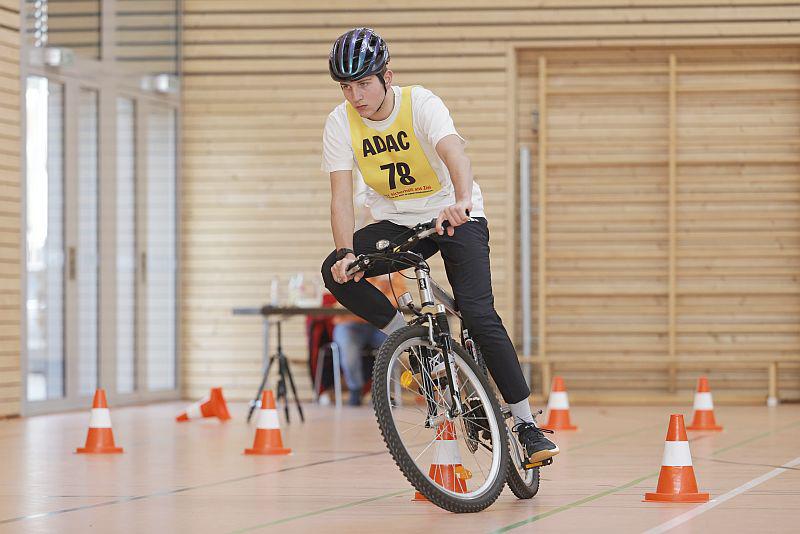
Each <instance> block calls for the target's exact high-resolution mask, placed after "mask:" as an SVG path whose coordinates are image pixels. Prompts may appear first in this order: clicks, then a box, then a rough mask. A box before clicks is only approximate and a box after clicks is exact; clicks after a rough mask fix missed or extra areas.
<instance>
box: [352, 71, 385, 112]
mask: <svg viewBox="0 0 800 534" xmlns="http://www.w3.org/2000/svg"><path fill="white" fill-rule="evenodd" d="M384 80H386V87H389V86H390V85H391V84H392V71H390V70H387V71H386V74H385V75H384ZM340 86H341V88H342V93H343V94H344V97H345V98H346V99H347V101H348V102H350V105H352V106H353V108H355V110H356V111H357V112H358V114H359V115H361V116H362V117H364V118H369V117H371V116H372V115H374V114H375V112H376V111H378V108H379V107H380V106H381V104H382V103H383V99H384V97H385V96H386V90H385V89H384V88H383V84H382V83H381V80H380V78H378V76H376V75H374V74H373V75H372V76H367V77H366V78H362V79H360V80H357V81H355V82H340Z"/></svg>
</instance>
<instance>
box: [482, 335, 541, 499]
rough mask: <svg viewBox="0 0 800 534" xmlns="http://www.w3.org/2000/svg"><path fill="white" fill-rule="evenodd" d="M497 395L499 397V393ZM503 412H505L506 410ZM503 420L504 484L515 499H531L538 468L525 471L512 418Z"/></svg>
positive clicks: (520, 446) (484, 364)
mask: <svg viewBox="0 0 800 534" xmlns="http://www.w3.org/2000/svg"><path fill="white" fill-rule="evenodd" d="M472 344H473V346H472V347H471V348H474V350H471V351H470V352H471V353H472V354H473V357H474V359H475V361H476V362H477V363H478V367H479V368H480V369H481V370H482V371H483V373H484V374H485V375H486V377H487V378H488V377H489V370H488V369H487V368H486V361H485V360H484V359H483V354H482V353H481V349H480V347H478V345H477V343H475V342H474V341H473V342H472ZM492 385H493V386H494V381H492ZM494 388H495V391H496V390H497V387H496V386H494ZM497 394H498V395H499V393H497ZM504 410H507V408H506V409H504ZM503 419H504V420H505V425H506V432H507V434H508V448H509V459H508V476H507V477H506V482H507V483H508V487H509V488H510V489H511V492H512V493H513V494H514V495H516V496H517V498H519V499H532V498H533V497H535V496H536V494H537V493H538V492H539V477H540V473H539V468H538V467H534V468H532V469H526V468H525V467H524V464H525V463H527V458H526V456H525V449H524V448H523V447H522V444H521V443H520V442H519V440H518V439H517V436H516V434H514V432H513V431H512V428H513V427H514V417H513V416H512V415H511V413H510V412H508V413H506V412H505V411H504V412H503Z"/></svg>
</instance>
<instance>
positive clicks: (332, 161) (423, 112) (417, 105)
mask: <svg viewBox="0 0 800 534" xmlns="http://www.w3.org/2000/svg"><path fill="white" fill-rule="evenodd" d="M392 90H393V92H394V109H392V114H391V115H389V117H387V118H386V119H385V120H382V121H371V120H369V119H365V118H363V117H362V118H361V120H363V121H364V124H366V125H367V126H368V127H370V128H372V129H374V130H377V131H379V132H381V131H383V130H385V129H387V128H388V127H389V126H391V124H392V123H393V122H394V120H395V119H396V118H397V115H398V113H399V112H400V102H401V96H402V89H401V88H400V87H398V86H392ZM346 105H347V103H346V102H342V103H341V104H339V105H338V106H336V109H334V110H333V111H332V112H331V113H330V115H328V120H327V121H326V122H325V131H324V133H323V137H322V157H323V162H322V170H323V171H325V172H328V173H330V172H333V171H349V170H354V171H355V172H354V173H353V174H354V175H355V179H356V180H357V181H360V182H361V183H359V184H357V187H356V191H358V190H359V189H361V188H362V187H363V188H365V189H366V193H365V194H364V195H363V197H362V198H363V201H364V205H365V206H366V207H368V208H369V209H370V211H371V212H372V217H373V218H374V219H375V220H376V221H391V222H393V223H395V224H400V225H403V226H414V225H415V224H417V223H421V222H426V221H430V220H431V219H433V218H435V217H436V216H438V215H439V213H440V212H441V211H442V209H444V208H446V207H447V206H450V205H452V204H454V203H455V201H456V195H455V188H454V187H453V182H452V180H451V179H450V172H449V171H448V170H447V166H446V165H445V164H444V162H443V161H442V160H441V158H439V155H438V154H437V153H436V148H435V147H436V143H438V142H439V141H441V140H442V138H444V137H446V136H448V135H451V134H455V135H458V137H459V138H460V139H461V140H462V141H464V138H463V137H461V136H460V135H459V134H458V132H457V131H456V128H455V126H454V125H453V119H452V118H451V117H450V111H449V110H448V109H447V106H445V105H444V102H442V100H441V99H440V98H439V97H438V96H436V95H435V94H433V93H432V92H430V91H429V90H427V89H425V88H423V87H419V86H416V87H413V88H412V90H411V112H412V115H413V123H414V134H415V135H416V136H417V139H418V140H419V143H420V145H421V146H422V150H423V151H424V152H425V156H426V157H427V158H428V161H429V162H430V164H431V167H432V168H433V170H434V172H435V173H436V176H437V177H438V178H439V183H440V184H441V186H442V188H441V189H440V190H439V191H437V192H436V193H434V194H433V195H431V196H428V197H425V198H415V199H407V200H389V199H388V198H386V197H384V196H383V195H380V194H379V193H378V192H377V191H375V190H374V189H372V188H371V187H369V186H368V185H367V184H366V183H364V178H363V177H362V175H361V170H360V169H359V168H358V162H357V161H356V158H355V154H354V153H353V146H352V144H351V141H350V123H349V122H348V120H347V109H346ZM464 142H465V141H464ZM362 190H363V189H362ZM358 201H359V199H358V198H357V199H356V202H358ZM470 215H471V216H472V217H486V215H485V214H484V212H483V195H482V194H481V188H480V187H479V186H478V183H477V182H476V181H475V180H473V182H472V211H471V212H470Z"/></svg>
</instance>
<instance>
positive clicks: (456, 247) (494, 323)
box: [322, 219, 530, 403]
mask: <svg viewBox="0 0 800 534" xmlns="http://www.w3.org/2000/svg"><path fill="white" fill-rule="evenodd" d="M409 235H410V234H409V229H408V228H406V227H405V226H400V225H397V224H394V223H391V222H389V221H379V222H376V223H374V224H371V225H369V226H366V227H364V228H362V229H361V230H359V231H357V232H356V233H355V234H354V235H353V249H354V250H355V253H356V255H358V254H371V253H374V252H376V248H375V243H376V242H377V241H378V240H379V239H388V240H389V241H391V242H393V243H400V242H401V241H400V238H401V236H405V237H408V236H409ZM438 251H441V253H442V259H444V266H445V270H446V272H447V279H448V280H449V281H450V286H451V287H452V288H453V293H454V296H455V299H456V304H457V305H458V309H459V310H460V311H461V316H462V317H463V319H464V323H465V324H466V326H467V328H468V329H469V331H470V333H471V335H472V337H473V339H475V341H476V342H477V343H478V345H480V347H481V352H482V353H483V356H484V359H485V360H486V365H487V367H488V368H489V371H490V372H491V373H492V377H493V378H494V381H495V383H496V384H497V387H498V388H499V389H500V393H501V394H502V395H503V399H504V400H505V401H506V402H508V403H514V402H519V401H521V400H523V399H527V398H528V396H529V395H530V389H529V388H528V385H527V384H526V382H525V378H524V376H523V375H522V369H521V368H520V365H519V359H518V358H517V353H516V351H515V350H514V345H513V344H512V343H511V340H510V339H509V337H508V333H507V332H506V329H505V327H504V326H503V322H502V321H501V320H500V316H499V315H497V312H496V311H495V309H494V296H493V295H492V281H491V272H490V268H489V227H488V224H487V222H486V219H477V221H476V222H473V221H470V222H467V223H466V224H463V225H461V226H459V227H457V228H456V229H455V234H454V235H453V237H450V236H448V235H447V233H445V234H444V235H441V236H440V235H437V234H434V235H432V236H431V237H430V238H428V239H423V240H422V241H420V242H419V243H418V244H417V245H416V248H415V249H414V252H417V253H419V254H422V255H423V256H424V257H425V258H426V259H427V258H429V257H431V256H433V255H434V254H435V253H436V252H438ZM335 263H336V253H335V252H332V253H331V254H330V255H329V256H328V257H327V258H326V259H325V261H324V262H323V264H322V278H323V280H325V287H327V288H328V289H329V290H330V292H331V293H333V295H334V296H335V297H336V299H337V300H338V301H339V302H340V303H342V305H343V306H344V307H346V308H347V309H348V310H350V311H352V312H353V313H355V314H356V315H358V316H359V317H361V318H363V319H365V320H367V321H369V322H370V323H372V324H373V325H375V326H376V327H378V328H383V327H384V326H386V325H387V324H389V322H390V321H391V320H392V318H393V317H394V316H395V314H396V313H397V310H396V308H395V305H394V304H393V303H392V302H390V301H389V300H388V299H387V298H386V297H385V296H384V295H383V293H381V291H380V290H379V289H378V288H376V287H375V286H373V285H372V284H369V283H365V282H363V281H361V282H358V283H357V282H353V281H352V280H351V281H350V282H347V283H345V284H339V283H337V282H336V281H335V280H334V279H333V275H332V274H331V267H333V265H334V264H335ZM402 268H403V267H394V268H393V267H390V266H388V265H386V264H383V265H380V264H375V265H373V266H372V267H370V269H369V270H368V271H367V272H366V273H365V276H366V277H368V278H369V277H373V276H379V275H381V274H386V273H387V272H389V271H395V270H398V269H402Z"/></svg>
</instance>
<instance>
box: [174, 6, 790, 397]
mask: <svg viewBox="0 0 800 534" xmlns="http://www.w3.org/2000/svg"><path fill="white" fill-rule="evenodd" d="M768 3H769V7H767V6H766V4H767V3H766V2H762V1H734V2H721V1H718V0H717V1H711V0H692V1H684V0H678V1H676V2H671V3H670V4H669V6H667V7H665V6H664V5H663V2H656V1H649V0H641V1H631V2H624V3H623V4H624V5H620V3H619V2H615V1H612V0H602V1H588V0H569V1H568V2H555V1H546V0H543V1H536V2H530V1H528V0H500V1H498V2H492V3H491V4H487V3H477V4H476V3H474V2H466V1H464V0H444V1H442V2H437V3H436V4H435V5H431V4H430V3H429V2H427V1H424V0H410V1H409V2H406V3H404V4H403V5H402V6H392V7H391V8H388V7H386V6H381V7H380V8H377V7H376V6H375V5H374V4H373V3H369V2H343V1H341V0H332V1H331V0H326V1H324V2H323V1H321V0H311V1H308V2H302V3H298V2H289V1H288V0H277V1H272V2H269V3H265V2H258V1H255V0H231V1H228V2H215V1H210V0H185V1H184V3H183V9H184V11H183V14H182V20H183V25H182V32H183V39H182V47H183V62H182V65H181V66H182V69H183V71H184V73H185V77H184V80H183V111H184V114H183V125H182V126H183V141H184V144H183V197H182V213H183V221H182V222H183V235H182V239H183V255H182V259H183V270H182V283H183V295H184V300H183V303H182V309H183V331H182V336H183V342H184V348H185V350H184V354H183V369H184V373H185V376H184V379H185V380H184V384H185V393H186V394H187V395H188V396H193V397H194V396H198V395H200V394H202V393H203V391H204V390H206V389H207V388H208V387H209V386H211V385H223V386H225V387H226V388H228V390H229V391H230V393H229V394H230V395H231V396H232V397H234V398H242V397H246V396H249V395H251V394H252V392H253V391H254V389H255V387H256V386H257V382H258V379H259V366H260V353H259V351H260V323H259V321H258V320H257V319H249V318H241V317H237V318H234V317H232V316H231V315H230V308H231V307H232V306H247V305H258V304H261V303H263V302H264V301H265V300H266V299H267V297H268V286H269V280H270V279H271V278H272V276H274V275H276V274H277V275H282V276H284V279H285V277H286V276H288V275H290V274H291V273H293V272H302V273H303V274H304V275H305V276H306V277H312V278H316V277H318V269H319V264H320V262H321V259H322V258H323V257H324V255H325V254H326V253H327V252H328V251H329V250H330V249H331V247H332V239H331V237H330V229H329V221H328V203H329V187H328V179H327V177H326V176H325V175H324V174H323V173H321V172H320V171H319V163H320V157H321V154H320V153H321V143H320V136H321V131H322V126H323V124H324V120H325V117H326V115H327V113H328V111H329V110H331V109H332V108H333V107H334V106H335V105H336V104H337V103H338V102H340V101H341V95H340V94H339V93H338V91H337V89H336V87H335V85H332V83H331V81H330V79H329V77H328V75H327V72H326V66H325V58H326V55H327V52H328V48H329V46H330V43H331V42H332V40H333V39H334V38H335V37H336V36H338V35H339V34H340V33H342V32H343V31H345V30H346V29H348V28H349V27H351V26H352V25H353V24H363V25H371V26H373V27H375V28H376V30H378V31H379V32H380V33H381V34H382V35H383V36H384V37H386V38H387V39H388V40H389V42H390V47H391V51H392V54H393V60H392V67H393V68H394V69H395V70H396V73H397V77H396V80H397V83H399V84H401V85H403V84H412V83H417V84H422V85H425V86H426V87H428V88H430V89H432V90H434V91H435V92H437V93H438V94H440V95H441V96H442V97H443V98H444V100H445V102H446V103H447V104H448V105H449V106H450V109H451V112H452V114H453V117H454V119H455V122H456V126H457V127H458V128H459V129H460V130H461V132H462V133H463V134H464V135H465V137H467V138H468V140H469V141H470V144H469V146H468V153H469V155H470V157H471V158H472V161H473V166H474V168H475V173H476V177H477V178H478V180H479V181H480V184H481V186H482V188H483V189H484V192H485V196H486V197H487V211H488V215H489V219H490V224H491V231H492V261H493V266H494V272H493V276H494V279H493V283H494V288H495V292H496V297H497V303H498V309H499V311H500V313H501V315H502V316H503V317H504V318H505V320H506V323H507V324H508V325H509V326H510V328H511V330H512V332H513V333H514V337H515V340H517V337H518V336H517V333H518V332H519V330H520V328H519V327H520V325H519V322H518V317H519V314H518V313H517V311H518V305H519V297H518V291H517V290H516V289H515V283H517V281H518V280H519V273H518V271H517V270H516V269H517V267H516V266H517V265H518V261H517V259H516V244H515V243H514V242H513V240H514V239H516V237H515V236H516V233H517V230H516V228H515V227H510V225H511V224H513V223H514V218H515V217H516V211H517V202H518V198H517V193H516V189H513V190H510V188H515V187H516V185H515V184H516V180H515V179H514V180H512V179H511V177H512V176H514V175H515V172H516V168H515V163H516V162H515V159H514V158H510V157H509V154H514V152H515V149H516V147H509V146H508V141H509V138H511V139H514V137H513V135H514V130H516V131H517V132H518V136H517V137H518V142H519V143H528V144H531V146H532V147H533V149H534V154H535V153H536V143H535V141H536V138H535V136H534V135H533V132H532V130H531V127H532V118H531V112H532V111H533V102H535V101H536V98H537V92H536V91H537V88H536V85H537V82H536V68H537V66H536V63H535V61H536V58H538V57H539V54H540V51H541V50H542V49H546V50H548V54H549V55H550V56H553V53H554V52H556V51H557V52H558V54H557V55H558V60H557V61H556V62H555V63H554V64H553V65H552V68H553V69H554V70H553V71H552V72H551V73H550V74H551V77H550V83H551V86H550V87H549V89H550V90H551V91H552V93H553V94H552V95H551V97H550V98H551V105H552V107H553V110H554V112H553V113H552V114H551V116H550V118H549V120H550V121H551V136H552V137H551V139H552V141H551V147H550V152H549V154H550V158H551V163H552V166H551V167H550V169H549V172H550V174H551V177H552V183H551V184H550V186H549V189H548V196H549V200H548V202H550V204H549V206H550V209H551V210H552V211H551V217H550V220H549V225H548V228H547V235H548V237H549V239H550V242H551V243H552V246H551V248H549V249H548V250H549V253H550V256H549V259H548V262H549V263H548V266H549V268H550V269H552V270H553V271H554V273H556V274H557V276H555V277H552V278H549V279H548V280H549V281H548V290H549V291H552V296H551V298H550V304H551V305H552V309H551V310H550V311H551V313H550V314H549V316H548V320H547V325H548V328H551V329H552V331H551V335H552V336H553V338H552V341H554V343H555V345H554V347H555V350H556V353H557V354H558V355H559V357H560V358H565V359H567V358H569V357H571V355H579V356H584V357H585V356H586V355H587V354H593V353H601V354H608V355H618V354H620V353H623V354H630V355H631V356H632V357H635V358H637V359H641V360H643V361H645V362H646V361H651V360H654V361H658V360H659V359H663V354H664V353H665V351H667V343H668V332H667V330H668V327H667V323H668V310H669V302H668V300H669V299H668V295H667V293H668V287H667V286H668V279H669V276H668V271H669V269H668V255H669V253H668V250H667V249H668V248H669V247H668V245H669V239H668V236H667V233H668V227H669V224H668V222H669V215H668V206H667V205H666V204H665V198H666V197H665V195H666V194H667V190H668V187H669V178H668V176H669V173H668V170H667V167H668V163H667V160H668V155H667V153H668V115H669V106H668V92H669V70H668V65H669V63H668V56H669V51H668V50H667V49H666V48H660V49H656V48H653V47H650V48H648V47H646V46H645V44H650V45H652V44H658V45H660V46H665V47H667V46H669V45H670V43H677V42H680V41H681V40H686V39H692V40H696V41H697V42H703V41H709V40H713V39H720V38H725V39H727V44H728V46H731V44H732V43H733V44H735V43H737V42H741V43H744V42H746V41H747V42H755V41H759V40H760V41H767V40H770V41H780V40H791V39H793V38H794V37H792V36H796V35H797V34H798V28H800V8H798V6H797V5H796V4H794V3H790V2H783V3H781V2H777V3H776V2H768ZM622 44H624V45H626V47H625V48H620V45H622ZM600 45H603V46H604V47H606V46H610V45H617V46H616V48H614V51H613V53H609V49H608V48H599V46H600ZM514 46H517V47H520V48H521V49H526V48H527V49H529V50H530V51H523V52H520V54H519V56H518V62H517V57H516V56H514V55H513V53H512V47H514ZM570 49H572V50H574V51H573V52H569V50H570ZM554 57H555V56H554ZM509 58H511V61H509ZM748 61H750V62H755V63H759V59H758V58H757V57H752V58H750V59H748ZM630 66H634V67H636V69H633V71H631V69H630V68H628V67H630ZM743 66H744V64H743V63H741V62H740V63H739V67H743ZM515 69H518V71H519V72H518V75H517V73H515V72H513V71H514V70H515ZM584 69H588V71H584ZM598 69H599V71H598ZM620 70H622V71H624V72H622V73H621V72H620ZM782 74H783V76H784V77H783V78H782V79H781V80H778V79H777V78H775V77H771V78H769V79H768V80H766V81H764V80H762V81H763V83H762V81H758V80H756V79H752V83H754V84H755V83H759V84H761V85H760V87H761V86H764V85H765V84H768V85H769V84H775V83H781V84H783V85H786V86H792V84H793V83H794V82H793V81H792V73H791V72H787V71H784V72H783V73H782ZM514 94H517V95H519V98H518V99H517V100H509V98H510V96H509V95H511V97H513V95H514ZM738 126H739V127H744V128H746V129H748V130H747V131H749V132H751V133H753V134H755V133H756V132H758V131H759V130H758V129H759V128H762V127H763V125H758V124H744V125H738ZM725 127H726V125H725V122H724V120H723V121H722V122H721V123H719V124H718V125H717V126H715V128H718V129H723V130H724V129H725ZM773 127H774V128H776V129H775V130H773V132H784V133H792V132H795V131H796V130H793V126H792V125H791V124H789V123H784V124H782V125H772V126H770V128H773ZM714 131H715V130H710V132H714ZM510 136H511V137H510ZM534 190H535V188H534ZM532 201H533V202H534V203H535V202H536V201H537V199H536V198H535V197H534V198H533V199H532ZM765 224H766V223H765ZM536 232H537V229H536V228H535V227H534V229H533V235H534V237H535V236H536ZM535 247H536V243H534V249H535ZM439 268H440V267H439ZM680 268H681V269H684V265H683V264H681V266H680ZM439 272H440V271H439ZM681 272H683V271H681ZM534 278H535V277H534ZM681 283H690V280H689V279H688V278H687V279H686V280H684V278H681ZM535 291H536V288H534V292H535ZM680 305H681V306H684V302H683V301H680ZM285 334H286V338H287V339H286V343H285V345H286V348H287V351H288V352H289V353H290V356H291V357H292V359H293V361H294V362H295V364H294V366H295V373H296V374H297V375H298V376H299V377H301V378H302V380H303V382H302V385H303V390H304V395H305V396H307V395H308V389H307V385H308V380H307V377H306V376H305V375H306V374H307V373H306V371H305V367H303V365H304V363H303V362H304V361H305V348H304V347H305V336H304V333H303V329H302V325H301V322H300V321H298V320H293V321H290V322H289V323H288V324H287V328H286V331H285ZM648 372H649V371H648ZM658 372H659V373H662V374H663V370H662V371H658ZM654 377H655V380H656V382H658V381H660V382H658V383H659V384H660V385H661V386H663V385H664V383H665V380H664V378H663V376H657V375H654Z"/></svg>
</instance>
